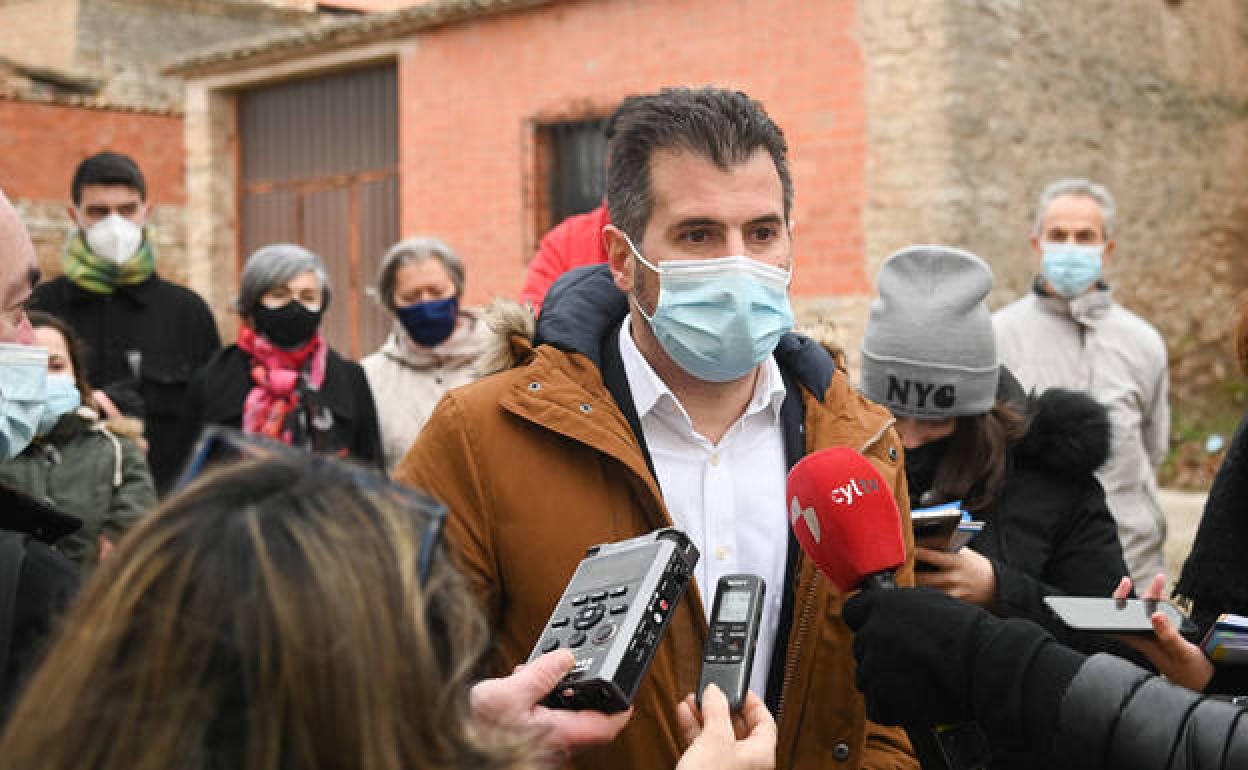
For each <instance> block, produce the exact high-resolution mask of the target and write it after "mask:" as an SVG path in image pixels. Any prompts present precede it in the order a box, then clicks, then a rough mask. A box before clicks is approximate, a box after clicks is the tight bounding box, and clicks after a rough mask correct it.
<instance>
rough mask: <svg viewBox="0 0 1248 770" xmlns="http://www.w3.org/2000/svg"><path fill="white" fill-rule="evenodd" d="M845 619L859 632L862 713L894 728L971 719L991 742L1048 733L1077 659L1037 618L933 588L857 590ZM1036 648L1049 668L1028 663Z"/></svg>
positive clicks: (1038, 738)
mask: <svg viewBox="0 0 1248 770" xmlns="http://www.w3.org/2000/svg"><path fill="white" fill-rule="evenodd" d="M844 618H845V622H846V623H848V624H849V626H850V628H852V629H854V632H855V636H854V657H855V658H857V660H858V672H857V678H856V683H857V685H858V689H859V690H861V691H862V693H863V695H864V696H865V697H866V701H867V716H868V717H870V718H871V719H872V720H873V721H876V722H880V723H882V724H892V725H896V724H907V725H937V724H948V723H956V722H965V721H968V720H975V721H978V722H979V723H980V725H981V726H982V727H983V728H984V731H985V732H986V733H987V734H988V735H989V737H990V739H992V740H993V742H994V744H997V745H1024V744H1028V743H1032V741H1041V742H1042V741H1045V740H1047V739H1048V738H1049V736H1050V735H1051V733H1052V732H1053V731H1055V730H1056V721H1057V716H1058V711H1059V705H1060V703H1061V697H1062V695H1063V694H1064V693H1065V691H1066V687H1067V686H1069V683H1070V680H1071V679H1073V678H1074V674H1075V671H1077V670H1078V668H1079V666H1080V665H1081V664H1082V661H1083V658H1082V656H1080V655H1079V654H1078V653H1075V652H1073V651H1070V650H1067V649H1066V648H1064V647H1062V646H1061V645H1059V644H1057V643H1056V642H1055V641H1054V640H1053V637H1052V636H1050V635H1049V633H1048V632H1047V631H1045V630H1044V629H1043V628H1041V627H1040V626H1037V625H1036V624H1034V623H1030V622H1028V621H1025V620H1002V619H1001V618H998V617H996V616H994V615H992V614H990V613H988V612H987V611H985V610H983V609H980V608H979V607H976V606H974V605H971V604H967V603H965V602H961V601H958V600H957V599H952V598H950V597H948V596H946V595H945V594H943V593H941V592H939V591H935V590H932V589H929V588H899V589H897V590H893V591H861V592H859V593H858V594H857V595H856V596H853V597H851V598H850V599H849V601H848V602H846V604H845V610H844ZM1042 649H1043V650H1046V651H1048V655H1046V656H1045V658H1044V663H1045V665H1044V666H1033V665H1032V664H1033V662H1034V661H1037V660H1039V658H1038V653H1039V652H1040V651H1041V650H1042ZM1032 745H1035V744H1034V743H1032Z"/></svg>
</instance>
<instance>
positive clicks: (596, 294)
mask: <svg viewBox="0 0 1248 770" xmlns="http://www.w3.org/2000/svg"><path fill="white" fill-rule="evenodd" d="M627 314H628V295H626V294H625V293H624V292H622V291H620V290H619V288H618V287H616V285H615V281H614V280H613V279H612V278H611V270H610V268H609V267H608V266H607V265H588V266H586V267H579V268H576V269H575V270H570V271H568V272H567V273H565V274H564V275H562V276H560V278H559V280H557V281H555V284H554V285H553V286H552V287H551V288H550V292H549V293H548V294H547V295H546V300H545V302H544V303H543V304H542V314H541V317H540V318H538V319H537V324H536V331H535V333H534V334H533V335H532V340H533V345H534V346H536V345H550V346H552V347H555V348H558V349H560V350H563V351H565V352H568V353H580V354H581V355H583V356H585V357H586V358H588V359H589V360H590V361H591V362H593V364H594V366H595V367H597V368H599V369H601V368H602V341H603V340H604V339H606V337H607V333H608V332H610V331H611V330H612V329H614V328H615V327H617V326H619V325H620V324H621V323H623V321H624V316H625V315H627ZM531 317H532V316H531V314H530V318H531ZM500 329H501V331H503V332H504V333H508V334H511V335H514V334H515V332H516V331H517V328H516V325H515V324H510V325H508V324H501V325H500ZM500 329H496V332H497V331H499V330H500ZM508 347H509V348H513V349H514V343H513V344H509V346H508ZM774 355H775V357H776V362H777V363H778V364H779V365H780V367H781V369H785V370H787V371H788V372H790V373H791V374H792V375H793V376H794V377H796V378H797V380H798V382H800V383H802V385H804V386H805V387H806V388H807V389H808V390H809V391H810V392H811V393H813V394H814V395H815V397H816V398H818V399H819V400H820V401H822V400H823V397H824V394H825V393H826V392H827V389H828V386H829V385H831V383H832V377H833V375H834V374H835V372H836V368H837V362H836V359H835V358H834V357H833V354H832V353H831V352H829V351H828V350H827V349H826V348H824V347H823V346H822V345H820V344H819V343H817V342H815V341H814V340H812V339H810V338H808V337H804V336H802V335H800V334H794V333H792V332H790V333H788V334H785V335H784V336H783V337H781V338H780V342H779V343H777V345H776V349H775V351H774Z"/></svg>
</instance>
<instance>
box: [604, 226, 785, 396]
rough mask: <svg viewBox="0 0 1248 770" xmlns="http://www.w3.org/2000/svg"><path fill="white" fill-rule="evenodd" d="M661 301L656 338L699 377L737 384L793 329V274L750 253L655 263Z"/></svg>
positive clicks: (654, 326)
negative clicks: (741, 255)
mask: <svg viewBox="0 0 1248 770" xmlns="http://www.w3.org/2000/svg"><path fill="white" fill-rule="evenodd" d="M628 245H629V248H631V249H632V250H633V255H634V256H636V257H637V260H638V261H639V262H641V263H642V264H643V265H645V266H646V267H648V268H649V269H650V270H652V271H654V272H655V273H658V275H659V303H658V306H657V307H656V308H655V310H654V315H647V314H646V311H645V310H642V308H641V305H640V304H638V303H637V300H636V298H635V297H634V298H633V302H634V304H637V309H638V310H639V311H640V312H641V314H642V316H643V317H644V318H645V319H646V320H647V321H649V322H650V328H651V329H653V330H654V336H655V338H657V339H658V341H659V344H660V345H662V346H663V350H664V351H666V353H667V355H668V356H670V357H671V359H672V360H673V361H675V362H676V364H677V365H678V366H680V368H682V369H684V370H685V371H686V372H688V373H689V374H692V375H693V376H694V377H697V378H698V379H699V380H705V381H707V382H730V381H732V380H736V379H740V378H741V377H744V376H745V375H746V374H748V373H749V372H750V371H751V370H752V369H754V367H756V366H758V365H759V364H761V363H762V362H763V361H764V360H766V358H767V356H769V355H771V352H772V351H773V350H775V349H776V343H778V342H779V341H780V337H781V336H782V335H783V334H784V333H785V332H787V331H788V330H789V329H792V328H793V309H792V308H791V307H790V306H789V292H788V286H789V279H790V277H791V275H792V274H791V273H790V271H788V270H782V269H780V268H778V267H773V266H771V265H766V264H763V263H762V262H759V261H758V260H756V259H751V258H749V257H719V258H716V259H681V260H669V261H667V262H664V263H663V264H662V265H657V266H656V265H652V264H650V263H649V262H647V261H646V258H645V257H643V256H641V253H640V252H638V251H637V247H636V246H634V245H633V242H632V241H631V240H629V241H628Z"/></svg>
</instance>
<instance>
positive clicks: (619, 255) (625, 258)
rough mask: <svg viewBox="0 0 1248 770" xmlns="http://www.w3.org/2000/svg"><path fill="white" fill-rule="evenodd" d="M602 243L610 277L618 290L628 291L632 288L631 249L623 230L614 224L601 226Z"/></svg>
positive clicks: (634, 264)
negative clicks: (609, 269)
mask: <svg viewBox="0 0 1248 770" xmlns="http://www.w3.org/2000/svg"><path fill="white" fill-rule="evenodd" d="M602 241H603V245H605V246H606V247H607V264H608V265H609V266H610V268H611V277H612V278H613V279H614V280H615V286H616V288H618V289H619V290H620V291H622V292H625V293H628V292H630V291H632V290H633V270H634V269H635V267H636V263H635V262H634V260H633V258H632V257H633V250H632V249H631V248H629V246H628V238H627V237H625V235H624V231H623V230H621V229H620V228H618V227H616V226H615V225H607V226H606V227H604V228H602Z"/></svg>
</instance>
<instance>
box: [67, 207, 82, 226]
mask: <svg viewBox="0 0 1248 770" xmlns="http://www.w3.org/2000/svg"><path fill="white" fill-rule="evenodd" d="M65 213H66V214H69V221H71V222H73V223H74V227H77V228H78V229H79V230H85V229H86V228H85V227H83V226H82V222H79V221H78V209H77V208H76V207H75V206H74V204H72V203H71V204H69V205H68V206H66V207H65Z"/></svg>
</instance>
